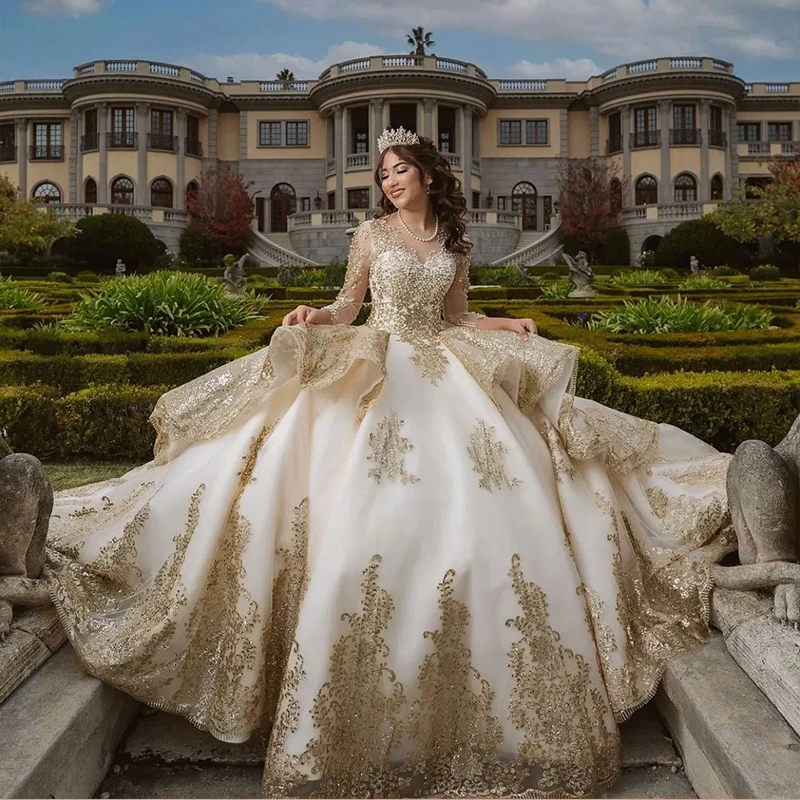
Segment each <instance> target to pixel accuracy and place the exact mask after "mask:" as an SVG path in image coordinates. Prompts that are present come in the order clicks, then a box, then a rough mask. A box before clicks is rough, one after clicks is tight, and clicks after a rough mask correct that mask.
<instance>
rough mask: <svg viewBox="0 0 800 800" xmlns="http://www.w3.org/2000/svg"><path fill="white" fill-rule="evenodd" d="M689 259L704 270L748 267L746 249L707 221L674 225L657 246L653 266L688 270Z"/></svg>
mask: <svg viewBox="0 0 800 800" xmlns="http://www.w3.org/2000/svg"><path fill="white" fill-rule="evenodd" d="M692 256H696V257H697V259H698V261H699V262H700V263H701V264H703V265H704V266H707V267H715V266H718V265H722V264H726V265H728V266H734V267H738V268H746V267H748V266H749V264H750V254H749V252H748V250H747V248H746V247H745V246H744V245H742V244H741V243H740V242H737V241H736V239H734V238H732V237H731V236H727V235H726V234H724V233H723V232H722V231H721V230H720V229H719V228H718V227H717V226H716V225H714V223H713V222H710V221H709V220H707V219H692V220H687V221H686V222H682V223H680V225H676V226H675V227H674V228H673V229H672V230H671V231H670V232H669V233H668V234H667V235H666V236H664V238H663V239H662V240H661V241H660V242H659V245H658V249H657V250H656V255H655V263H656V265H657V266H660V267H673V268H674V269H683V270H688V269H689V262H690V259H691V257H692Z"/></svg>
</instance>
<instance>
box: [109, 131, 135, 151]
mask: <svg viewBox="0 0 800 800" xmlns="http://www.w3.org/2000/svg"><path fill="white" fill-rule="evenodd" d="M138 144H139V135H138V134H137V133H136V132H135V131H112V132H111V133H107V134H106V147H108V148H125V147H129V148H136V147H137V146H138Z"/></svg>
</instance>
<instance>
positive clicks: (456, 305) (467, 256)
mask: <svg viewBox="0 0 800 800" xmlns="http://www.w3.org/2000/svg"><path fill="white" fill-rule="evenodd" d="M471 263H472V256H471V253H470V252H467V253H459V254H458V255H457V256H456V274H455V277H454V278H453V283H452V285H451V286H450V288H449V289H448V290H447V294H446V295H445V296H444V318H445V321H446V322H449V323H451V324H452V325H468V326H469V327H472V328H474V327H475V325H476V323H477V322H478V320H479V319H482V318H483V316H484V315H483V314H476V313H474V312H472V311H469V310H468V309H467V295H468V293H469V267H470V264H471Z"/></svg>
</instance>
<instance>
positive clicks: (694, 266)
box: [689, 256, 700, 275]
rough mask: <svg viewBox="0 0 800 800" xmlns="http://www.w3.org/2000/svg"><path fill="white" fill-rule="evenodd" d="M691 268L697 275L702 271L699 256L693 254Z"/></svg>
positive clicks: (690, 261) (690, 262)
mask: <svg viewBox="0 0 800 800" xmlns="http://www.w3.org/2000/svg"><path fill="white" fill-rule="evenodd" d="M689 269H691V271H692V275H697V274H698V273H699V272H700V262H699V261H698V260H697V256H692V257H691V258H690V259H689Z"/></svg>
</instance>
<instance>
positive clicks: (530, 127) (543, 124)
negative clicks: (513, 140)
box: [525, 119, 547, 144]
mask: <svg viewBox="0 0 800 800" xmlns="http://www.w3.org/2000/svg"><path fill="white" fill-rule="evenodd" d="M525 144H547V120H546V119H528V120H525Z"/></svg>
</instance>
